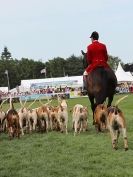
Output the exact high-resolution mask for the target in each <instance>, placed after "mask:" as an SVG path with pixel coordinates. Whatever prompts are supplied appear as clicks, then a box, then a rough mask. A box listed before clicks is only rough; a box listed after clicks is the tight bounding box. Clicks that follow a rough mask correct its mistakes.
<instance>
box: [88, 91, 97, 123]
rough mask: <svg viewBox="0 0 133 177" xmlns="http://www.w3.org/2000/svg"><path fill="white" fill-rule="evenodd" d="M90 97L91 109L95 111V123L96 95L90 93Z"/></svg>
mask: <svg viewBox="0 0 133 177" xmlns="http://www.w3.org/2000/svg"><path fill="white" fill-rule="evenodd" d="M88 97H89V99H90V102H91V109H92V112H93V125H94V124H95V122H94V111H95V108H96V105H95V103H94V97H92V96H89V95H88Z"/></svg>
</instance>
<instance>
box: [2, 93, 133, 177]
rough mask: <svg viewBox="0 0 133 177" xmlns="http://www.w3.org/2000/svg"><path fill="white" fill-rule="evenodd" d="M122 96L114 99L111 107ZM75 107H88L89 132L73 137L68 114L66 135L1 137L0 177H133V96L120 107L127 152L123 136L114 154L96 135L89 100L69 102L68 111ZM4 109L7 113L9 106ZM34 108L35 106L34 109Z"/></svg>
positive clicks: (107, 136) (101, 136)
mask: <svg viewBox="0 0 133 177" xmlns="http://www.w3.org/2000/svg"><path fill="white" fill-rule="evenodd" d="M122 96H123V95H117V96H115V99H114V102H113V103H115V101H116V100H118V98H120V97H122ZM77 103H80V104H83V105H84V106H87V107H88V110H89V131H87V132H85V133H81V134H80V135H77V136H76V137H74V136H73V131H72V129H71V114H69V133H68V135H65V134H61V133H59V132H49V133H47V134H46V133H44V134H41V133H32V134H26V135H24V136H23V137H22V138H21V139H19V140H18V139H14V140H11V141H10V140H9V137H8V135H7V134H4V133H2V134H0V177H133V95H129V97H128V98H126V99H125V100H123V101H122V102H121V103H120V105H119V108H121V109H122V110H123V112H124V114H125V117H126V123H127V132H128V142H129V150H128V151H124V148H123V139H122V136H120V139H119V144H118V150H117V151H115V150H113V149H112V146H111V138H110V134H109V133H99V134H98V133H96V131H95V128H94V126H93V125H92V112H91V109H90V103H89V100H88V98H76V99H69V100H68V106H69V109H71V108H72V107H73V106H74V105H75V104H77ZM27 104H28V103H27ZM52 104H54V105H56V104H57V102H56V101H53V103H52ZM4 106H5V107H4V109H5V110H6V109H7V108H8V105H4ZM37 106H39V103H38V102H37V103H36V104H35V105H33V107H37ZM15 107H19V105H18V104H15Z"/></svg>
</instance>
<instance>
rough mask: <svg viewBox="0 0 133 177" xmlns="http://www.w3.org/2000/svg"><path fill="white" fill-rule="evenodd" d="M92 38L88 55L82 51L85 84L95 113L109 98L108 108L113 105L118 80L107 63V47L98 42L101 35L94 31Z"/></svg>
mask: <svg viewBox="0 0 133 177" xmlns="http://www.w3.org/2000/svg"><path fill="white" fill-rule="evenodd" d="M90 38H91V41H92V44H90V45H89V46H88V47H87V53H84V52H83V51H82V54H83V55H84V59H83V61H84V63H83V64H84V67H85V72H84V74H83V83H84V87H85V88H84V89H86V90H87V93H88V97H89V99H90V102H91V108H92V111H93V113H94V110H95V108H96V106H97V105H98V104H102V103H103V102H104V101H106V98H107V97H108V106H110V105H111V103H112V101H113V96H114V93H115V88H116V86H117V79H116V76H115V74H114V72H113V70H112V69H111V68H110V66H109V65H108V63H107V61H108V54H107V49H106V45H105V44H102V43H100V42H99V41H98V39H99V34H98V33H97V32H96V31H94V32H93V33H92V34H91V36H90Z"/></svg>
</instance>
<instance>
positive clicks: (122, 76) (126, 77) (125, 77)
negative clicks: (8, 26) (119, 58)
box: [115, 63, 133, 82]
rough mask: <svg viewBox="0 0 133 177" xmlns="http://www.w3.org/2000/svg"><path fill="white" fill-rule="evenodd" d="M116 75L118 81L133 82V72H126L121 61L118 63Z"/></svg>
mask: <svg viewBox="0 0 133 177" xmlns="http://www.w3.org/2000/svg"><path fill="white" fill-rule="evenodd" d="M115 75H116V77H117V80H118V82H133V76H132V75H131V73H130V72H125V71H124V70H123V68H122V66H121V64H120V63H119V64H118V67H117V70H116V72H115Z"/></svg>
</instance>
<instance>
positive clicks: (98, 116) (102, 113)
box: [94, 104, 107, 132]
mask: <svg viewBox="0 0 133 177" xmlns="http://www.w3.org/2000/svg"><path fill="white" fill-rule="evenodd" d="M94 123H95V128H96V130H97V131H98V132H101V131H104V130H105V129H106V126H107V106H106V105H104V104H99V105H97V107H96V109H95V111H94Z"/></svg>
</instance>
